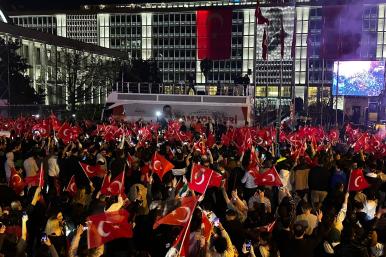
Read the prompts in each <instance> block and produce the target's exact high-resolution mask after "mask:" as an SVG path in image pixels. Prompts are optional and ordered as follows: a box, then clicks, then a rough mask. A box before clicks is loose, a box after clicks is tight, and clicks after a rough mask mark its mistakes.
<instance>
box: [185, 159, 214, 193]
mask: <svg viewBox="0 0 386 257" xmlns="http://www.w3.org/2000/svg"><path fill="white" fill-rule="evenodd" d="M212 174H213V170H211V169H209V168H206V167H204V166H201V165H194V166H193V168H192V179H191V181H190V182H189V184H188V185H189V188H190V189H191V190H194V191H196V192H198V193H200V194H204V193H205V190H206V189H207V188H208V186H209V183H210V179H211V176H212ZM220 183H221V182H220Z"/></svg>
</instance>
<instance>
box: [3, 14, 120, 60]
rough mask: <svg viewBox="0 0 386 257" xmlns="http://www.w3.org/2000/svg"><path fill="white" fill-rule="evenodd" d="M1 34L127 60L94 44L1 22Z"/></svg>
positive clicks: (118, 53)
mask: <svg viewBox="0 0 386 257" xmlns="http://www.w3.org/2000/svg"><path fill="white" fill-rule="evenodd" d="M0 33H5V34H8V35H10V36H12V37H16V38H22V39H27V40H32V41H36V42H41V43H46V44H49V45H54V46H58V47H63V48H69V49H74V50H79V51H85V52H89V53H95V54H98V55H105V56H110V57H114V58H125V53H124V52H122V51H119V50H114V49H110V48H104V47H100V46H97V45H94V44H88V43H83V42H80V41H78V40H74V39H69V38H65V37H60V36H55V35H52V34H49V33H44V32H40V31H37V30H33V29H28V28H24V27H20V26H15V25H12V24H9V23H4V22H0Z"/></svg>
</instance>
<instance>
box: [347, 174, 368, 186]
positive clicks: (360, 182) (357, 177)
mask: <svg viewBox="0 0 386 257" xmlns="http://www.w3.org/2000/svg"><path fill="white" fill-rule="evenodd" d="M348 181H349V182H348V188H347V190H348V191H361V190H363V189H365V188H368V187H369V183H367V181H366V179H365V176H363V170H362V169H356V170H353V171H351V174H350V178H349V180H348Z"/></svg>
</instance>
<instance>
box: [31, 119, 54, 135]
mask: <svg viewBox="0 0 386 257" xmlns="http://www.w3.org/2000/svg"><path fill="white" fill-rule="evenodd" d="M32 131H33V132H36V133H37V134H38V135H39V136H41V137H48V136H49V135H50V131H49V127H48V124H46V123H43V122H42V123H38V124H36V125H34V126H33V127H32Z"/></svg>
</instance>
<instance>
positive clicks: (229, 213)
mask: <svg viewBox="0 0 386 257" xmlns="http://www.w3.org/2000/svg"><path fill="white" fill-rule="evenodd" d="M236 218H237V213H236V212H235V211H234V210H232V209H227V210H226V212H225V219H226V220H227V221H231V220H235V219H236Z"/></svg>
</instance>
